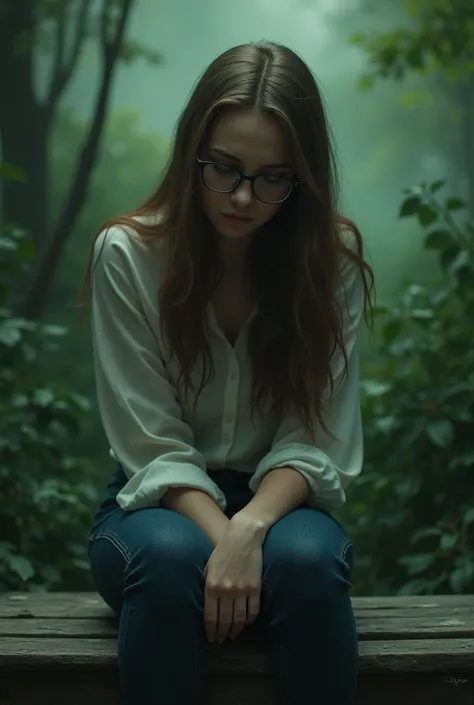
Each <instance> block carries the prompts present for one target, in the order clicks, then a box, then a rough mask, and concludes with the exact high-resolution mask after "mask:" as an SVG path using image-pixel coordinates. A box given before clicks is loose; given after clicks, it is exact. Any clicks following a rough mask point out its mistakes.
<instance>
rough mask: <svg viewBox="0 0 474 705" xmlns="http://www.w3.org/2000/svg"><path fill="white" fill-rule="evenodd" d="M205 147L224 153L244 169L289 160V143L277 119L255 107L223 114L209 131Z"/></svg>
mask: <svg viewBox="0 0 474 705" xmlns="http://www.w3.org/2000/svg"><path fill="white" fill-rule="evenodd" d="M208 147H209V148H210V149H222V150H224V151H225V152H228V153H229V154H231V155H232V156H234V157H236V158H237V159H238V160H239V161H240V162H241V163H242V164H243V165H244V166H245V167H246V168H247V169H253V168H257V167H258V166H261V165H264V164H274V163H280V162H289V161H290V149H289V145H288V143H287V140H286V138H285V134H284V132H283V129H282V127H281V126H280V124H279V123H278V121H277V119H276V118H274V117H273V116H272V115H269V114H268V113H264V112H260V111H256V110H247V109H235V110H229V111H228V112H226V113H224V114H223V115H222V116H221V117H219V118H218V119H217V121H216V123H215V124H214V126H213V129H212V130H211V133H210V135H209V140H208Z"/></svg>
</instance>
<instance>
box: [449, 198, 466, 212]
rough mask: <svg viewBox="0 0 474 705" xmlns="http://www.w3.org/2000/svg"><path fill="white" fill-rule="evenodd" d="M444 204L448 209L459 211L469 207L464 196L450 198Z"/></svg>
mask: <svg viewBox="0 0 474 705" xmlns="http://www.w3.org/2000/svg"><path fill="white" fill-rule="evenodd" d="M444 206H445V208H447V210H448V211H458V210H462V209H464V208H467V203H466V201H464V200H463V199H462V198H448V199H447V200H446V201H445V204H444Z"/></svg>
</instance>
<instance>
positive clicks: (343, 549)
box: [340, 536, 352, 565]
mask: <svg viewBox="0 0 474 705" xmlns="http://www.w3.org/2000/svg"><path fill="white" fill-rule="evenodd" d="M350 548H352V541H351V540H350V539H349V538H347V536H346V538H345V539H344V541H343V542H342V544H341V548H340V556H341V560H343V561H344V563H346V565H347V561H346V556H347V551H348V550H349V549H350Z"/></svg>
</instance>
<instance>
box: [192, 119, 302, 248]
mask: <svg viewBox="0 0 474 705" xmlns="http://www.w3.org/2000/svg"><path fill="white" fill-rule="evenodd" d="M199 157H200V158H201V159H204V160H209V161H215V162H218V163H219V164H221V165H222V167H219V171H218V172H215V178H218V179H219V180H221V179H222V180H224V179H225V178H227V175H226V170H228V169H229V167H234V168H237V169H239V170H240V171H243V172H245V173H246V174H249V175H255V174H263V175H264V179H263V180H260V185H261V187H262V189H264V191H265V194H266V192H267V191H268V192H269V193H272V189H273V193H275V195H276V194H278V196H277V197H276V198H269V199H268V200H277V198H279V197H280V194H281V192H282V183H283V189H285V186H286V183H287V182H282V181H281V180H280V178H281V177H285V176H286V177H290V178H293V177H294V172H293V170H292V166H291V161H290V154H289V149H288V145H287V143H286V140H285V138H284V134H283V131H282V129H281V128H280V126H279V124H278V122H277V121H276V119H275V118H274V117H272V116H271V115H268V114H265V113H262V112H258V111H256V110H250V109H249V110H247V109H235V110H232V111H229V112H227V113H225V114H224V115H223V116H222V117H220V118H219V119H218V120H217V121H216V123H215V125H214V127H213V130H212V132H211V134H210V136H209V140H208V142H207V144H206V147H205V149H203V150H202V152H201V154H200V155H199ZM213 173H214V172H213ZM213 178H214V176H213ZM278 188H279V191H278ZM201 198H202V204H203V209H204V212H205V214H206V216H207V217H208V219H209V221H210V222H211V224H212V225H213V226H214V228H215V230H216V231H217V232H218V233H219V235H221V236H222V237H225V238H232V239H240V238H245V237H247V236H249V235H250V234H252V233H253V232H255V231H256V230H258V228H260V227H261V226H262V225H263V224H264V223H266V222H267V221H269V220H270V219H271V218H273V217H274V215H275V214H276V213H277V212H278V211H279V210H280V208H281V205H282V204H281V203H279V204H269V203H263V202H262V201H260V200H258V199H257V198H256V197H255V196H254V193H253V188H252V184H251V182H250V181H247V180H244V181H242V182H241V183H240V185H239V186H238V188H237V189H236V190H235V191H233V192H231V193H216V192H214V191H211V190H210V189H209V188H207V187H206V186H205V184H204V183H203V181H202V179H201ZM232 216H235V217H232ZM239 216H240V218H239Z"/></svg>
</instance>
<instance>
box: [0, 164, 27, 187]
mask: <svg viewBox="0 0 474 705" xmlns="http://www.w3.org/2000/svg"><path fill="white" fill-rule="evenodd" d="M0 179H5V180H6V181H19V182H21V183H25V182H26V177H25V173H24V171H23V170H22V169H20V167H18V166H15V165H14V164H9V163H8V162H2V163H0Z"/></svg>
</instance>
